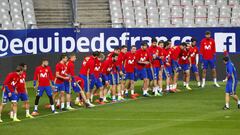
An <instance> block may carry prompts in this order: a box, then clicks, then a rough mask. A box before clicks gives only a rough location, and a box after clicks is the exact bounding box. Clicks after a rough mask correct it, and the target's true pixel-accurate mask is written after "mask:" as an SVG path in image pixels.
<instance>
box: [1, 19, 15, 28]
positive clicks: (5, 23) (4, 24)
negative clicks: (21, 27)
mask: <svg viewBox="0 0 240 135" xmlns="http://www.w3.org/2000/svg"><path fill="white" fill-rule="evenodd" d="M2 29H3V30H9V29H13V25H12V22H11V21H8V20H4V21H3V22H2Z"/></svg>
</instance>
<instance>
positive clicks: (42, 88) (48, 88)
mask: <svg viewBox="0 0 240 135" xmlns="http://www.w3.org/2000/svg"><path fill="white" fill-rule="evenodd" d="M44 91H46V93H47V95H48V96H49V97H51V96H52V88H51V86H38V90H37V96H40V97H41V96H42V95H43V92H44Z"/></svg>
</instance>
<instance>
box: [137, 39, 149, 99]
mask: <svg viewBox="0 0 240 135" xmlns="http://www.w3.org/2000/svg"><path fill="white" fill-rule="evenodd" d="M147 46H148V45H147V43H146V42H142V43H141V48H140V49H139V50H137V52H136V61H137V65H136V68H137V76H138V79H141V80H143V87H142V90H143V96H145V97H149V96H150V95H149V93H148V86H149V83H148V82H149V81H148V76H147V69H146V66H147V65H149V64H150V56H149V53H148V52H147Z"/></svg>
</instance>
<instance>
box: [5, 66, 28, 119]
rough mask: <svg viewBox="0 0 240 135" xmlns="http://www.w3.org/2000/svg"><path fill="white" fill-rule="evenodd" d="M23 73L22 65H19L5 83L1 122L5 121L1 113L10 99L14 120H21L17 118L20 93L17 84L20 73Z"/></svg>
mask: <svg viewBox="0 0 240 135" xmlns="http://www.w3.org/2000/svg"><path fill="white" fill-rule="evenodd" d="M22 73H23V68H22V67H21V66H17V68H16V71H15V72H11V73H9V74H8V75H7V77H6V79H5V81H4V83H3V93H2V103H1V104H0V122H3V121H2V119H1V114H2V111H3V108H4V106H5V105H6V103H7V102H8V101H10V102H11V103H12V111H13V121H16V122H19V121H21V120H19V119H18V118H17V101H18V96H17V94H18V93H17V90H16V86H17V84H18V83H19V79H20V75H21V74H22Z"/></svg>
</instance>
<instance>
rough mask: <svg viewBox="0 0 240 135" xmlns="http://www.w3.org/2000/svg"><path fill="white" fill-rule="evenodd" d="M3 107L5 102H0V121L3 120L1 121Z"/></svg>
mask: <svg viewBox="0 0 240 135" xmlns="http://www.w3.org/2000/svg"><path fill="white" fill-rule="evenodd" d="M4 107H5V104H3V103H0V123H2V122H3V121H2V110H3V108H4Z"/></svg>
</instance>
